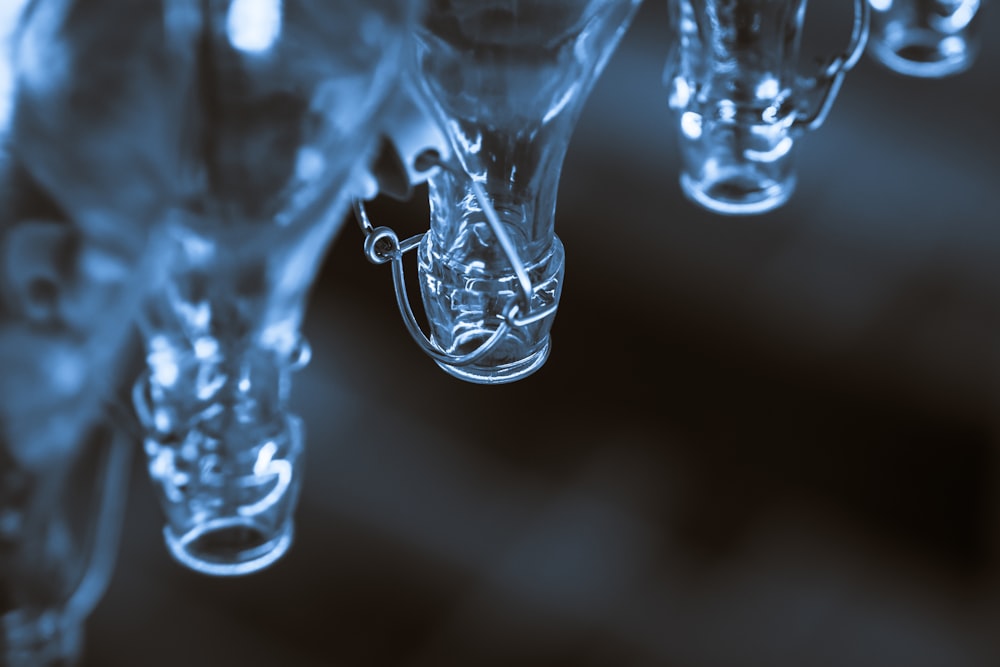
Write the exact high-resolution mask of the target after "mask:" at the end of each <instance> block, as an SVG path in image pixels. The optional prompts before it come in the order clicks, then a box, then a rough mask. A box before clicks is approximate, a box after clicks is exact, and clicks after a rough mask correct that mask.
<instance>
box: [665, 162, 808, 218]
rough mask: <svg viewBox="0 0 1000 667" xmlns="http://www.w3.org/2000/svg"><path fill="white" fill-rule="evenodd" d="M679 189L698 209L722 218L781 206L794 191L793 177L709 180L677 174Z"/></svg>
mask: <svg viewBox="0 0 1000 667" xmlns="http://www.w3.org/2000/svg"><path fill="white" fill-rule="evenodd" d="M680 181H681V189H682V190H683V191H684V194H685V195H687V197H688V198H689V199H690V200H691V201H693V202H694V203H696V204H698V205H699V206H701V207H703V208H706V209H708V210H709V211H712V212H713V213H721V214H723V215H759V214H761V213H766V212H768V211H773V210H774V209H776V208H778V207H780V206H782V205H783V204H784V203H785V202H787V201H788V199H789V197H791V196H792V193H793V192H794V190H795V179H794V177H790V178H786V179H785V180H783V181H779V180H775V179H771V178H750V177H748V176H747V175H746V174H742V173H738V172H734V173H731V174H726V175H720V176H719V177H717V178H715V179H712V180H710V181H705V180H698V179H695V178H693V177H692V176H691V175H689V174H686V173H685V174H681V179H680Z"/></svg>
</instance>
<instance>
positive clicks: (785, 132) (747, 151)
mask: <svg viewBox="0 0 1000 667" xmlns="http://www.w3.org/2000/svg"><path fill="white" fill-rule="evenodd" d="M806 4H807V3H806V0H669V6H670V13H671V17H670V20H671V26H672V28H673V31H674V40H673V42H672V45H671V52H670V56H669V58H668V60H667V65H666V68H665V70H664V79H665V82H666V85H667V88H668V90H669V91H670V107H671V108H672V109H673V110H674V111H675V112H676V114H677V126H678V130H679V133H678V134H679V137H680V147H681V160H682V166H681V176H680V183H681V187H682V189H683V191H684V193H685V195H687V197H688V198H689V199H691V200H692V201H693V202H695V203H697V204H699V205H700V206H702V207H704V208H706V209H708V210H710V211H713V212H716V213H724V214H730V215H753V214H759V213H764V212H766V211H770V210H773V209H775V208H777V207H779V206H781V205H782V204H784V203H785V202H786V201H787V200H788V198H789V197H790V196H791V195H792V193H793V192H794V190H795V184H796V176H797V174H796V170H795V164H794V158H795V154H796V150H795V148H796V141H797V139H798V138H799V136H801V135H802V134H803V133H804V132H806V131H809V130H815V129H817V128H819V127H820V126H821V125H822V124H823V122H824V121H825V120H826V117H827V115H828V113H829V111H830V108H831V106H832V104H833V101H834V99H836V96H837V93H838V91H839V90H840V86H841V84H842V83H843V79H844V76H845V75H846V73H847V72H848V71H849V70H850V69H851V68H852V67H854V65H855V64H856V63H857V61H858V59H859V57H860V56H861V53H862V51H863V49H864V45H865V42H866V39H867V37H868V25H869V9H868V5H867V0H854V8H855V17H854V23H853V30H852V34H851V38H850V42H849V45H848V47H847V49H846V50H845V51H844V52H843V53H842V54H840V55H838V56H836V57H834V58H831V59H830V60H829V61H828V62H827V64H826V65H825V66H824V67H823V68H822V69H821V70H820V72H819V74H818V76H813V77H808V78H807V77H804V76H801V75H800V74H799V72H798V66H799V54H800V50H801V41H802V34H803V28H804V26H805V15H806Z"/></svg>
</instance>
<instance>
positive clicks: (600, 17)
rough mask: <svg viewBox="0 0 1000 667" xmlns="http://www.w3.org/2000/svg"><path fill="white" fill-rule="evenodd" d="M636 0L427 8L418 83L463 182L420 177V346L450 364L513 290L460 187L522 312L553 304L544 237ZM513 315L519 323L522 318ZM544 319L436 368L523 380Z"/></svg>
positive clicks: (553, 264)
mask: <svg viewBox="0 0 1000 667" xmlns="http://www.w3.org/2000/svg"><path fill="white" fill-rule="evenodd" d="M638 4H639V3H638V1H637V0H614V1H607V0H605V1H600V2H598V1H589V0H527V1H525V0H498V1H492V2H481V1H478V0H434V1H432V2H430V4H429V7H428V11H427V12H426V15H425V19H424V21H423V23H422V25H421V27H420V29H419V30H418V52H417V67H418V72H417V78H418V80H419V83H420V86H421V87H422V89H423V91H424V93H425V95H426V97H427V99H428V100H429V103H430V105H431V106H432V107H433V109H434V110H435V111H436V113H437V115H438V117H439V118H440V119H441V121H442V123H443V125H444V127H445V128H446V130H447V132H448V135H449V139H450V141H451V143H452V147H453V149H454V151H455V153H456V156H457V158H458V160H459V162H460V163H461V167H462V169H463V170H464V172H465V173H460V174H456V173H452V172H450V171H447V170H442V171H440V172H438V173H437V174H436V175H434V176H433V177H432V178H431V179H430V207H431V225H430V232H429V233H428V234H427V235H426V236H425V237H424V240H423V243H422V246H421V248H420V251H419V256H420V260H419V261H420V265H419V267H420V268H419V271H420V276H421V289H422V296H423V301H424V309H425V311H426V312H427V315H428V319H429V321H430V327H431V338H432V340H433V341H434V342H435V343H436V344H437V345H438V346H440V347H441V348H442V349H443V350H445V351H447V352H449V353H453V354H457V355H461V354H465V353H468V352H471V351H473V350H475V349H476V348H478V347H479V346H480V345H481V344H482V343H483V341H485V340H486V339H488V338H489V337H490V336H491V335H492V334H493V333H494V332H495V331H496V330H497V327H498V326H499V325H500V322H501V320H502V317H503V316H504V315H505V313H506V312H507V310H508V308H509V306H510V305H511V303H512V299H514V298H515V297H516V296H517V295H519V294H520V293H521V290H522V287H521V285H520V283H519V281H518V279H517V277H516V276H515V272H514V269H513V266H512V264H511V262H510V260H509V259H508V257H507V255H506V254H505V253H504V252H503V251H502V250H501V248H500V246H499V244H498V243H497V241H496V238H495V235H494V234H493V232H492V230H491V228H490V226H489V224H488V223H487V220H486V217H485V215H484V213H483V210H482V207H481V205H480V203H479V201H478V199H477V198H476V196H475V195H474V193H473V190H472V188H471V186H470V179H474V180H475V181H476V182H478V183H479V184H480V185H481V186H482V188H483V190H484V191H485V194H486V196H487V197H488V199H489V201H490V202H491V204H492V206H493V207H494V208H495V209H496V212H497V214H498V216H499V218H500V221H501V224H502V225H503V227H504V229H505V231H506V232H507V235H508V236H509V237H510V239H511V241H512V242H513V244H514V246H515V247H516V248H517V252H518V254H519V257H520V260H521V262H522V263H523V264H524V266H525V268H526V269H527V272H528V275H529V278H530V280H531V283H532V295H531V308H532V309H533V310H534V309H536V308H543V307H546V306H550V305H552V304H554V303H557V302H558V299H559V294H560V291H561V289H562V283H563V273H564V254H563V249H562V245H561V244H560V242H559V240H558V239H557V238H556V235H555V231H554V220H555V209H556V193H557V189H558V185H559V175H560V171H561V169H562V163H563V158H564V157H565V154H566V149H567V147H568V145H569V140H570V135H571V134H572V131H573V127H574V125H575V123H576V120H577V118H578V116H579V112H580V109H581V107H582V105H583V102H584V101H585V100H586V98H587V96H588V94H589V92H590V89H591V87H592V86H593V84H594V81H595V80H596V78H597V76H598V75H599V74H600V72H601V71H602V69H603V67H604V65H605V63H606V62H607V60H608V58H609V57H610V55H611V54H612V52H613V51H614V48H615V46H616V45H617V44H618V41H619V40H620V38H621V36H622V34H623V33H624V31H625V29H626V28H627V26H628V24H629V22H630V20H631V18H632V16H633V14H634V12H635V10H636V8H637V6H638ZM524 310H525V309H524V308H522V314H523V313H524ZM553 319H554V314H553V315H550V316H549V317H546V318H544V319H542V320H541V321H538V322H535V323H533V324H530V325H528V326H525V327H521V328H515V329H512V330H511V331H510V333H509V334H508V335H507V336H506V337H505V339H504V340H502V341H501V342H500V344H499V345H498V346H497V347H496V348H494V349H493V350H492V351H491V352H489V353H488V354H487V355H486V356H484V357H483V358H481V359H479V360H478V361H477V362H475V363H473V364H471V365H467V366H462V367H457V366H449V365H447V364H443V365H442V367H443V368H444V369H445V370H446V371H448V372H450V373H453V374H455V375H456V376H458V377H461V378H462V379H465V380H468V381H471V382H479V383H497V382H510V381H513V380H516V379H519V378H521V377H525V376H526V375H528V374H530V373H532V372H534V371H535V370H536V369H537V368H538V367H540V366H541V364H542V363H543V362H544V360H545V357H546V355H547V354H548V349H549V332H550V329H551V326H552V321H553Z"/></svg>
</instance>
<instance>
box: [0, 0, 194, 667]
mask: <svg viewBox="0 0 1000 667" xmlns="http://www.w3.org/2000/svg"><path fill="white" fill-rule="evenodd" d="M15 5H17V6H16V7H15ZM159 9H160V5H159V3H157V2H152V1H150V2H143V3H135V2H130V1H124V0H123V1H116V0H104V1H103V2H95V1H94V0H78V1H73V0H35V1H34V2H26V3H8V2H4V3H3V6H2V8H0V49H2V52H0V369H2V370H0V665H3V666H4V667H55V666H57V665H59V666H68V665H72V664H75V663H76V661H77V659H78V658H79V656H80V652H81V645H82V636H83V628H84V624H85V621H86V619H87V616H88V615H89V614H90V612H91V611H92V610H93V609H94V607H95V606H96V605H97V603H98V601H99V600H100V598H101V596H102V595H103V593H104V590H105V587H106V586H107V584H108V583H109V580H110V578H111V574H112V570H113V563H114V559H115V555H116V553H117V545H118V533H119V530H120V524H121V519H122V516H121V514H122V510H123V507H124V504H125V494H126V481H127V473H128V469H129V465H128V462H129V458H130V453H131V451H132V449H131V448H132V446H133V443H131V442H129V440H128V439H127V438H126V437H124V436H123V434H122V432H121V431H120V430H119V429H118V428H115V426H114V425H112V421H113V420H112V419H111V418H110V417H109V414H108V412H107V410H106V407H107V405H108V404H109V403H110V402H112V401H113V395H114V393H115V389H116V385H117V383H118V381H119V380H121V379H122V376H123V364H124V362H125V360H127V359H128V358H129V356H130V355H129V354H128V352H129V349H130V346H129V345H128V344H127V343H128V339H129V334H130V333H131V332H132V329H131V327H130V323H131V322H132V321H133V316H134V314H135V310H136V308H137V305H138V303H139V300H140V297H141V294H142V290H143V286H144V285H145V284H146V283H147V281H148V280H149V279H150V277H151V275H152V271H151V267H152V266H155V253H154V252H153V248H154V247H155V238H156V226H155V225H154V224H153V221H155V220H159V219H161V218H162V217H163V214H164V212H165V207H166V202H167V201H168V197H166V196H165V195H166V193H165V191H164V190H163V188H162V187H161V186H162V184H163V183H165V182H167V179H166V178H165V176H166V173H168V172H169V170H170V165H171V161H170V151H169V146H171V145H174V144H176V142H177V140H178V135H177V133H176V132H175V131H174V130H175V129H176V125H175V124H174V122H173V119H174V112H175V111H176V106H175V104H174V100H175V97H176V96H175V92H176V89H175V88H174V86H173V80H172V79H171V75H168V74H167V73H165V72H164V70H163V69H162V63H163V59H164V58H167V57H169V53H170V48H169V45H167V44H165V43H164V42H163V39H162V33H158V32H156V31H151V30H144V29H143V27H142V25H143V23H144V18H145V17H146V16H147V15H148V14H149V13H150V12H153V13H157V12H159ZM111 17H114V19H115V20H117V21H123V22H125V23H127V24H129V25H130V30H129V31H121V30H120V29H119V28H118V27H117V25H118V24H116V23H115V22H114V21H112V20H111ZM109 44H113V45H114V46H115V47H128V48H129V50H130V52H131V53H132V58H131V59H130V60H128V61H122V60H121V59H120V57H119V56H118V55H117V54H114V53H113V51H114V49H109V48H108V45H109ZM54 63H58V66H57V67H56V66H53V64H54ZM123 72H129V74H130V76H129V78H128V81H130V82H131V83H132V84H134V85H120V86H113V87H109V86H106V85H103V84H105V83H107V82H109V81H111V80H113V79H114V80H117V78H118V77H119V76H120V75H121V74H122V73H123ZM140 128H141V129H142V130H143V131H142V132H137V133H135V134H132V133H131V132H130V130H136V129H140ZM126 137H127V138H128V139H129V141H123V139H124V138H126ZM127 176H132V181H131V185H130V186H128V187H123V186H122V183H123V179H124V178H125V177H127Z"/></svg>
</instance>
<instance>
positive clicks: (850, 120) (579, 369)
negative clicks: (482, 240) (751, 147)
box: [86, 0, 1000, 667]
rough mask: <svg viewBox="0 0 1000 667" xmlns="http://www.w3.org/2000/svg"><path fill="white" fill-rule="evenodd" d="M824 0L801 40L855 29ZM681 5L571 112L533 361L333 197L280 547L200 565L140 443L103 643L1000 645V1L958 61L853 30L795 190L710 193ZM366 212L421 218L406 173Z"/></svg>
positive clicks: (90, 660) (646, 32)
mask: <svg viewBox="0 0 1000 667" xmlns="http://www.w3.org/2000/svg"><path fill="white" fill-rule="evenodd" d="M814 4H815V6H811V7H810V9H809V13H808V18H807V22H808V23H809V26H810V27H809V28H808V30H807V35H806V37H807V41H806V44H807V46H808V47H809V48H808V49H807V54H806V55H807V56H810V55H821V54H823V53H824V52H828V51H829V50H830V49H833V48H835V47H836V46H837V45H839V44H842V43H844V42H845V41H846V38H847V33H848V29H849V25H848V21H849V10H848V9H847V8H846V5H847V4H848V3H838V5H841V4H842V5H845V7H839V6H838V7H834V6H833V4H834V3H822V5H820V3H814ZM664 5H665V3H663V2H661V1H659V0H649V1H647V2H646V4H645V6H644V7H643V9H642V10H641V12H640V14H639V17H638V19H637V20H636V23H635V24H634V26H633V28H632V30H631V31H630V32H629V34H628V35H627V37H626V38H625V40H624V42H623V43H622V45H621V47H620V49H619V51H618V52H617V54H616V55H615V57H614V59H613V60H612V62H611V63H610V65H609V66H608V68H607V70H606V71H605V73H604V75H603V77H602V78H601V80H600V82H599V83H598V85H597V87H596V89H595V90H594V92H593V94H592V96H591V97H590V99H589V101H588V102H587V105H586V107H585V111H584V113H583V116H582V118H581V120H580V123H579V125H578V127H577V131H576V133H575V135H574V138H573V143H572V145H571V148H570V151H569V156H568V158H567V161H566V165H565V168H564V170H563V178H562V184H561V189H560V200H559V211H558V214H557V224H556V228H557V231H558V233H559V234H560V236H561V238H562V239H563V241H564V243H565V246H566V249H567V255H568V260H567V267H568V268H567V282H566V288H565V291H564V296H563V301H562V305H561V307H560V310H559V315H558V318H557V320H556V324H555V328H554V334H553V341H554V342H553V351H552V356H551V358H550V360H549V362H548V363H547V365H546V366H545V367H544V368H543V369H542V370H540V371H539V372H538V373H537V374H536V375H534V376H532V377H531V378H529V379H527V380H524V381H522V382H520V383H517V384H514V385H509V386H501V387H481V386H474V385H468V384H464V383H462V382H460V381H458V380H455V379H453V378H451V377H449V376H447V375H445V374H444V373H443V372H442V371H440V370H439V369H438V368H437V367H436V366H435V365H434V364H433V363H432V362H431V361H430V360H428V359H427V358H425V357H424V356H423V355H422V353H421V352H420V351H419V350H418V349H417V348H416V346H415V345H414V344H413V343H412V342H411V341H410V339H409V338H408V335H407V334H406V332H405V330H404V328H403V325H402V322H401V321H400V319H399V316H398V313H397V312H396V310H395V305H394V303H393V297H392V292H391V290H392V288H391V279H390V276H389V269H388V268H387V267H384V266H383V267H374V266H371V265H369V264H368V263H367V262H366V261H365V260H364V258H363V256H362V251H361V236H360V233H359V232H358V230H357V228H356V226H354V225H353V222H348V223H347V224H346V225H345V227H344V229H343V231H342V233H341V235H340V237H339V239H338V241H337V243H336V244H335V246H334V248H333V250H332V252H331V254H330V256H329V261H328V263H327V265H326V266H325V268H324V272H323V274H322V275H321V276H320V279H319V281H318V283H317V286H316V289H315V292H314V298H313V303H312V307H311V310H310V312H309V316H308V320H307V324H306V333H307V335H308V336H309V337H310V339H311V341H312V343H313V346H314V358H313V363H312V365H311V366H310V367H309V368H307V369H306V370H305V371H304V372H302V374H301V375H300V376H298V378H297V380H296V381H297V385H296V395H295V399H294V402H293V405H294V408H295V410H297V411H298V412H299V413H300V414H302V416H303V417H304V419H305V421H306V424H307V427H308V434H309V435H308V465H309V468H308V473H307V477H306V482H305V488H304V491H303V498H302V502H301V506H300V509H299V511H298V514H297V517H298V521H297V530H298V535H297V538H296V542H295V544H294V546H293V548H292V550H291V551H290V552H289V554H288V555H287V557H286V558H285V559H284V560H283V561H281V562H279V563H278V564H277V565H275V566H274V567H273V568H271V569H270V570H267V571H265V572H263V573H260V574H258V575H254V576H251V577H247V578H242V579H235V580H214V579H210V578H206V577H204V576H200V575H197V574H193V573H190V572H187V571H185V570H184V569H182V568H181V567H180V566H178V565H176V564H174V563H173V562H172V561H171V560H170V559H169V557H168V556H167V553H166V551H165V549H164V547H163V546H162V541H161V536H160V529H161V526H162V516H161V515H160V511H159V508H158V507H157V505H156V501H155V498H154V495H153V491H152V488H151V486H150V484H149V482H148V481H147V480H146V478H145V475H144V471H143V469H142V467H141V465H140V461H138V456H137V461H136V467H135V473H136V474H135V475H134V476H133V482H132V487H131V496H130V504H129V510H128V515H127V518H126V525H125V529H124V537H123V544H122V548H121V553H120V558H119V566H118V569H117V572H116V574H115V577H114V579H113V581H112V584H111V587H110V590H109V591H108V593H107V595H106V596H105V598H104V601H103V602H102V604H101V605H100V607H99V608H98V609H97V611H96V613H95V614H94V616H93V617H92V619H91V622H90V624H89V637H88V648H87V661H86V664H87V665H90V666H97V667H117V666H122V667H126V666H127V667H135V666H139V665H142V666H145V667H158V666H166V665H171V666H172V665H190V666H191V667H203V666H212V665H243V666H246V667H251V666H257V665H261V666H264V665H267V666H271V665H296V666H297V665H303V666H310V665H335V666H344V667H367V666H382V665H387V666H388V665H391V666H396V665H400V666H406V667H418V666H419V667H425V666H426V667H431V666H450V665H472V666H479V665H505V666H511V665H518V666H522V665H523V666H535V665H551V666H556V665H566V666H580V667H585V666H591V665H593V666H598V665H600V666H605V665H606V666H626V665H627V666H647V665H650V666H651V665H670V666H679V667H700V666H716V665H718V666H743V665H766V666H768V667H783V666H786V665H787V666H788V667H804V666H808V667H811V666H826V665H830V666H847V665H850V666H851V667H861V666H867V665H871V666H873V667H875V666H878V667H884V666H886V665H906V666H908V667H918V666H923V665H927V666H928V667H931V666H941V665H949V666H951V667H966V666H969V667H973V666H983V667H995V666H996V665H998V664H1000V550H998V544H1000V539H998V538H1000V516H998V509H1000V502H998V501H1000V497H998V494H997V481H998V475H1000V465H998V449H997V446H998V438H997V418H996V416H995V413H996V409H995V406H996V404H997V401H998V398H1000V396H998V392H997V388H998V387H997V379H998V377H1000V364H998V362H1000V357H998V350H1000V346H998V340H997V334H998V332H1000V272H998V271H997V269H996V266H997V260H998V259H1000V220H998V216H997V213H996V204H995V201H996V197H997V193H998V190H1000V158H998V156H997V148H998V147H1000V142H998V135H1000V131H998V129H997V128H998V121H1000V116H998V112H997V107H996V106H995V104H996V99H995V98H996V93H997V83H998V78H997V77H998V73H1000V40H996V39H993V38H992V36H994V35H997V34H1000V12H997V11H996V10H997V8H996V7H992V6H991V7H987V8H986V13H985V16H984V17H983V33H984V35H985V39H984V42H985V43H984V49H983V52H982V54H981V56H980V59H979V61H978V62H977V64H976V66H975V67H974V68H973V69H972V70H971V71H969V72H967V73H964V74H962V75H960V76H957V77H954V78H951V79H946V80H940V81H923V80H915V79H906V78H903V77H900V76H898V75H895V74H892V73H890V72H887V71H886V70H884V69H881V68H880V67H878V66H877V65H875V64H874V63H873V62H872V61H870V60H869V59H868V58H865V59H863V60H862V62H861V63H860V65H859V66H858V68H857V69H856V70H855V71H854V72H852V73H851V74H850V75H849V76H848V78H847V81H846V84H845V86H844V89H843V91H842V94H841V96H840V98H839V99H838V100H837V102H836V104H835V106H834V109H833V113H832V115H831V117H830V119H829V121H828V122H827V124H826V125H825V126H824V127H823V128H822V129H821V130H819V131H818V132H816V133H814V134H811V135H809V136H807V137H805V138H803V139H802V140H801V141H800V142H799V155H800V161H799V176H800V181H799V188H798V191H797V193H796V194H795V195H794V197H793V198H792V200H791V201H790V202H789V203H788V204H787V205H786V206H785V207H783V208H782V209H780V210H778V211H776V212H773V213H770V214H767V215H763V216H759V217H753V218H726V217H720V216H716V215H713V214H710V213H706V212H704V211H701V210H700V209H698V208H696V207H695V206H694V205H692V204H690V203H688V202H687V201H686V200H685V199H684V198H683V197H682V195H681V192H680V189H679V186H678V185H677V183H676V179H677V169H678V161H677V154H676V142H675V139H674V136H673V132H674V131H673V130H672V122H673V117H672V116H671V115H670V113H669V111H668V109H667V103H666V93H665V91H664V89H663V87H662V86H661V83H660V75H661V69H662V64H663V62H664V60H665V58H666V53H667V46H668V44H667V25H666V20H667V19H666V11H665V6H664ZM841 12H842V13H841ZM814 52H815V53H814ZM806 62H808V60H807V61H806ZM805 66H806V65H804V67H805ZM372 214H373V217H374V216H375V215H376V214H377V215H378V216H379V219H378V221H379V223H381V224H390V225H393V226H395V227H397V229H398V230H399V231H400V234H401V235H405V234H412V233H417V232H419V231H422V230H423V229H424V228H426V220H427V210H426V202H425V201H422V200H419V199H418V200H415V201H414V202H411V203H410V204H408V205H398V204H393V203H391V202H379V203H378V204H377V205H376V206H375V207H374V210H373V212H372ZM411 268H412V265H411ZM136 453H137V454H139V453H140V452H139V448H138V445H137V446H136Z"/></svg>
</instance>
